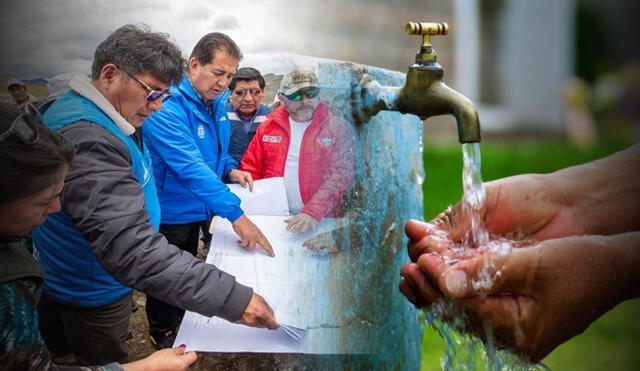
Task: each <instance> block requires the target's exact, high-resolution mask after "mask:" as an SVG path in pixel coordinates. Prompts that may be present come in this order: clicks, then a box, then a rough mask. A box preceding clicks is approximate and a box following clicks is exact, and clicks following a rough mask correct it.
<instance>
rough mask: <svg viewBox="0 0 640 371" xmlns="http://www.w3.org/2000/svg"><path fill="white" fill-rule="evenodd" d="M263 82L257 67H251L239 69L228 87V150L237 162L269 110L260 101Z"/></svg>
mask: <svg viewBox="0 0 640 371" xmlns="http://www.w3.org/2000/svg"><path fill="white" fill-rule="evenodd" d="M265 85H266V83H265V81H264V77H262V75H261V74H260V71H258V70H256V69H255V68H251V67H242V68H240V69H238V72H236V75H235V76H234V77H233V80H231V84H229V90H231V97H229V103H227V113H228V115H229V120H231V144H230V145H229V154H230V155H231V157H233V158H234V159H235V160H236V161H238V163H240V160H241V159H242V155H243V154H244V151H246V149H247V146H248V145H249V142H251V139H253V136H254V135H255V134H256V129H257V128H258V125H260V123H262V122H263V121H264V120H266V119H267V115H268V114H270V113H271V108H269V106H266V105H264V104H262V103H261V102H262V98H264V87H265Z"/></svg>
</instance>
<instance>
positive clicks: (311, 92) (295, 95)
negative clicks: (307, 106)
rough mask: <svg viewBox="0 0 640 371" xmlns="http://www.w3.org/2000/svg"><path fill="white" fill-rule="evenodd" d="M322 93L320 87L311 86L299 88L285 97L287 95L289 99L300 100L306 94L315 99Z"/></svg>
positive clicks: (308, 97)
mask: <svg viewBox="0 0 640 371" xmlns="http://www.w3.org/2000/svg"><path fill="white" fill-rule="evenodd" d="M319 93H320V89H319V88H309V89H307V90H302V89H301V90H298V91H296V92H295V93H293V94H289V95H287V94H285V97H287V99H289V100H291V101H294V102H298V101H300V100H302V97H303V96H305V97H307V99H313V98H315V97H317V96H318V94H319Z"/></svg>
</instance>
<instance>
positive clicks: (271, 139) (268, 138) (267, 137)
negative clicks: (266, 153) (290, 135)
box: [262, 135, 282, 143]
mask: <svg viewBox="0 0 640 371" xmlns="http://www.w3.org/2000/svg"><path fill="white" fill-rule="evenodd" d="M262 141H263V142H269V143H280V141H282V137H276V136H273V135H263V136H262Z"/></svg>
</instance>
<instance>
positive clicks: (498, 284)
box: [403, 232, 640, 362]
mask: <svg viewBox="0 0 640 371" xmlns="http://www.w3.org/2000/svg"><path fill="white" fill-rule="evenodd" d="M634 234H635V237H633V236H631V235H634ZM625 235H626V236H625ZM625 235H617V236H573V237H565V238H559V239H550V240H547V241H543V242H540V243H538V244H536V245H533V246H530V247H523V248H518V249H514V250H512V251H511V253H510V254H508V255H498V254H495V253H487V254H482V255H479V256H477V257H475V258H472V259H468V260H462V261H460V262H458V263H455V264H453V265H450V264H447V263H446V262H445V259H443V258H442V257H441V256H438V255H435V254H424V255H422V256H420V258H419V259H418V261H417V264H413V265H411V266H410V267H407V266H405V267H403V270H404V272H403V273H404V274H406V275H407V276H408V277H411V279H412V280H413V281H412V283H413V284H414V285H415V286H414V287H412V289H413V290H410V291H408V295H407V294H405V295H407V297H408V298H409V299H410V300H412V299H413V300H412V302H414V303H416V304H417V305H420V304H424V303H425V302H427V303H428V302H433V301H435V300H436V299H437V298H439V297H440V296H445V297H447V298H449V299H452V300H455V301H456V302H458V303H459V304H461V306H462V307H463V308H464V310H465V312H466V314H467V318H468V323H467V326H466V329H464V330H466V331H471V332H474V333H475V334H476V335H478V336H479V337H481V338H482V339H486V334H485V333H484V330H483V326H482V324H483V323H487V324H488V325H489V327H490V328H491V330H492V332H493V334H494V336H495V338H494V340H495V343H496V345H498V346H499V347H501V348H508V349H511V350H513V351H515V352H516V353H518V354H520V355H523V356H524V357H526V358H527V359H529V360H531V361H534V362H537V361H539V360H541V359H542V358H544V357H545V356H546V355H547V354H549V353H550V352H551V351H552V350H553V349H555V348H556V347H557V346H558V345H560V344H562V343H563V342H565V341H567V340H568V339H570V338H572V337H573V336H575V335H577V334H579V333H581V332H583V331H584V330H585V329H586V328H587V327H588V326H589V324H591V323H592V322H593V321H594V320H595V319H597V318H598V317H599V316H601V315H602V314H604V313H605V312H606V311H608V310H609V309H611V308H613V306H615V305H616V304H617V303H619V302H620V301H622V300H626V299H628V298H629V297H633V295H637V294H638V292H637V291H638V290H637V289H636V288H635V285H636V284H637V282H636V281H637V280H638V279H637V277H638V275H636V276H635V277H636V278H635V279H633V280H629V279H628V278H627V277H628V275H621V274H620V272H618V270H620V266H619V265H620V264H625V263H623V262H620V261H619V260H620V258H622V259H624V260H625V261H628V260H631V259H625V256H627V257H635V258H633V259H636V263H634V265H635V264H637V260H638V255H640V254H637V253H636V252H635V251H637V248H636V247H635V246H637V243H638V241H639V240H640V233H639V232H633V233H627V234H625ZM416 268H417V269H418V270H419V272H421V273H423V275H422V277H420V275H418V274H417V273H419V272H416ZM632 269H633V268H632ZM622 271H625V270H624V269H623V270H622ZM634 282H635V283H634ZM406 285H408V283H407V284H406ZM406 285H405V286H406ZM405 290H406V287H405ZM404 292H405V291H403V293H404ZM416 293H417V294H419V295H418V296H417V297H416V296H411V295H416Z"/></svg>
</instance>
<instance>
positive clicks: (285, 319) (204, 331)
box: [175, 215, 339, 354]
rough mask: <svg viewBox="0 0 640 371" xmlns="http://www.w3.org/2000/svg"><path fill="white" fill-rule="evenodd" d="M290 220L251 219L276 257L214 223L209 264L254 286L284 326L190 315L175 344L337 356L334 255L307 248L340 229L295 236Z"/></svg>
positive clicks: (324, 225)
mask: <svg viewBox="0 0 640 371" xmlns="http://www.w3.org/2000/svg"><path fill="white" fill-rule="evenodd" d="M287 217H288V216H265V215H251V216H249V218H250V219H251V220H252V221H253V222H254V223H255V224H256V225H257V226H258V227H259V228H260V229H261V230H262V232H263V233H264V234H265V236H267V238H268V239H269V241H270V242H271V244H272V246H273V248H274V252H275V254H276V257H275V258H272V257H269V256H268V255H267V254H266V253H264V251H263V250H261V249H260V248H256V249H255V250H252V251H247V250H244V249H243V248H242V247H240V246H239V244H238V242H237V241H238V237H237V236H236V234H235V233H234V232H233V228H232V226H231V223H229V222H228V221H227V220H225V219H219V220H217V221H216V223H215V228H214V232H213V237H212V244H211V250H210V252H209V255H208V256H207V263H209V264H214V265H216V266H217V267H218V268H220V269H222V270H223V271H225V272H227V273H230V274H232V275H234V276H235V277H236V280H237V281H238V282H240V283H242V284H245V285H247V286H250V287H253V289H254V291H255V292H256V293H258V294H260V295H262V296H263V297H264V298H265V300H267V302H268V303H269V304H270V306H271V307H272V308H273V310H274V312H275V315H276V320H277V321H278V323H279V324H281V325H285V326H281V328H280V329H278V330H277V331H269V330H266V329H255V328H249V327H247V326H243V325H239V324H232V323H229V322H227V321H225V320H222V319H218V318H207V317H204V316H201V315H199V314H196V313H192V312H187V313H186V314H185V317H184V319H183V321H182V325H181V326H180V330H179V332H178V336H177V338H176V342H175V344H186V346H187V349H190V350H197V351H211V352H245V351H246V352H273V353H277V352H295V353H334V354H335V353H339V350H338V349H336V347H337V346H338V344H337V341H335V338H336V333H337V332H338V330H339V326H338V325H337V324H335V323H333V322H334V316H333V315H332V314H331V311H330V310H328V308H329V307H330V306H329V305H327V303H328V302H329V301H330V300H331V296H332V295H334V294H335V293H332V292H330V290H329V289H328V288H327V287H326V277H327V274H328V272H329V271H328V269H329V264H330V262H331V259H332V254H328V255H323V254H318V253H316V252H312V251H309V250H308V249H307V248H305V247H303V245H302V244H303V243H304V242H305V241H306V240H308V239H309V238H311V237H313V236H314V235H317V234H318V233H324V232H327V231H330V230H332V229H334V228H336V225H337V223H338V220H337V219H324V220H323V221H322V222H320V223H319V228H318V230H317V231H316V232H308V233H305V234H297V233H292V232H289V231H287V230H286V229H285V226H286V224H285V223H284V220H285V219H286V218H287Z"/></svg>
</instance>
